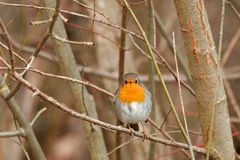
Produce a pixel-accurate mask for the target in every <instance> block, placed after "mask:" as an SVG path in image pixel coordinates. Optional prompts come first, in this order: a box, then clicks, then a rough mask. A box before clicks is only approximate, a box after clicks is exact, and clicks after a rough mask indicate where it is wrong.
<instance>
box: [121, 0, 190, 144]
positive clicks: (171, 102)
mask: <svg viewBox="0 0 240 160" xmlns="http://www.w3.org/2000/svg"><path fill="white" fill-rule="evenodd" d="M124 3H125V5H126V7H127V8H128V10H129V12H130V13H131V15H132V17H133V18H134V20H135V22H136V23H137V25H138V27H139V29H140V30H141V33H142V35H143V37H144V40H145V43H146V45H147V48H148V51H149V53H150V55H151V58H152V61H153V63H154V67H155V70H156V72H157V75H158V78H159V80H160V82H161V85H162V87H163V90H164V93H165V96H166V97H167V100H168V103H169V105H170V108H171V109H172V111H173V114H174V117H175V119H176V121H177V124H178V125H179V128H180V130H181V131H182V135H183V137H184V139H185V140H186V141H187V135H186V132H185V131H184V128H183V125H182V123H181V121H180V118H179V116H178V113H177V111H176V109H175V106H174V104H173V101H172V99H171V97H170V95H169V92H168V89H167V87H166V84H165V82H164V80H163V77H162V73H161V72H160V70H159V68H158V65H157V62H156V59H155V57H154V55H153V51H152V48H151V45H150V43H149V41H148V39H147V36H146V34H145V32H144V30H143V28H142V26H141V25H140V23H139V21H138V19H137V18H136V16H135V14H134V13H133V11H132V9H131V8H130V6H129V4H128V2H127V1H126V0H124Z"/></svg>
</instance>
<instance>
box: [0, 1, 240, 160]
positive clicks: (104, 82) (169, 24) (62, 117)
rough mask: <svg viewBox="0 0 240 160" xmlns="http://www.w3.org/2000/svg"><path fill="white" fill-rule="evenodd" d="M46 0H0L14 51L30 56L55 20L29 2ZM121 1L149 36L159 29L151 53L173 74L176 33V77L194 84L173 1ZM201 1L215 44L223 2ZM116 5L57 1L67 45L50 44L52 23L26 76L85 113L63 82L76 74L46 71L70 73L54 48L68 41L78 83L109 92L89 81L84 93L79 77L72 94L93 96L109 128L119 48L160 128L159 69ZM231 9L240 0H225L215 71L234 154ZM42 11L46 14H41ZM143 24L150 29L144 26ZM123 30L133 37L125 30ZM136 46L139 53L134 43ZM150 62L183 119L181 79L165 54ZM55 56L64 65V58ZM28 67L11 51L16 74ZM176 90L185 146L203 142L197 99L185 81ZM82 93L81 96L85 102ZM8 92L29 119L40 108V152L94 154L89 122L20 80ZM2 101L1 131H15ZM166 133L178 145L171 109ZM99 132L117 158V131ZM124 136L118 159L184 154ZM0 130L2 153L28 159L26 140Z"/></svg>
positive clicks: (52, 156) (164, 106)
mask: <svg viewBox="0 0 240 160" xmlns="http://www.w3.org/2000/svg"><path fill="white" fill-rule="evenodd" d="M53 2H54V0H51V1H49V2H48V0H46V1H45V0H34V1H31V0H24V1H21V0H4V1H3V0H1V2H0V18H1V19H2V21H3V22H4V24H5V26H6V29H7V31H8V34H9V38H10V43H11V45H12V48H13V51H14V52H16V53H17V54H18V55H19V56H21V57H22V58H23V59H24V60H25V61H27V62H28V61H29V60H30V59H31V55H32V54H33V53H34V51H35V49H36V48H37V46H39V44H40V42H41V41H42V38H43V37H44V36H45V35H46V33H47V32H48V31H49V24H50V22H51V20H52V19H51V16H49V14H50V15H52V14H53V13H54V12H52V11H51V12H50V11H49V10H48V11H46V10H44V9H42V8H37V7H35V8H34V7H33V6H42V7H43V8H44V6H45V7H51V8H54V7H55V5H52V4H53ZM128 2H129V4H130V7H131V8H132V10H133V12H134V13H135V15H136V17H137V19H138V20H139V22H140V24H141V25H142V27H143V29H144V31H145V32H146V33H147V35H148V36H149V34H148V31H149V30H151V31H150V33H151V32H153V33H154V28H155V31H156V32H155V34H153V36H152V37H153V38H152V39H153V41H154V39H155V44H154V42H153V41H152V44H153V45H154V47H155V50H157V52H158V54H159V55H160V56H162V57H164V58H165V59H166V61H167V62H168V64H169V65H170V66H171V68H172V69H173V70H174V71H175V70H176V61H175V58H174V54H173V51H172V48H171V46H172V43H173V36H172V35H173V32H174V35H175V43H176V46H175V47H176V50H177V52H178V53H179V54H178V56H179V57H180V59H181V60H178V61H179V62H178V63H179V64H180V65H179V72H180V79H181V80H182V81H184V82H185V83H186V84H188V85H189V86H190V87H191V88H192V83H191V81H190V80H189V69H188V60H187V58H186V54H185V53H186V51H185V48H184V43H183V39H182V33H181V29H180V26H179V21H178V14H177V12H176V8H175V5H174V2H173V1H169V0H152V1H148V0H129V1H128ZM149 2H151V3H153V4H152V6H153V11H154V14H155V17H156V18H155V20H156V21H155V22H156V24H155V27H153V26H151V25H149V21H151V18H149V4H148V3H149ZM204 3H205V6H206V11H207V15H208V19H209V23H210V26H211V30H212V34H213V38H214V42H215V45H216V48H218V44H219V43H218V42H219V37H220V36H219V35H220V34H219V31H220V26H221V25H220V24H221V10H222V1H220V0H205V1H204ZM13 4H22V5H13ZM23 4H24V5H23ZM122 4H123V2H122V1H121V0H61V6H60V8H61V9H62V10H65V11H68V12H60V13H61V14H59V15H58V20H60V21H62V22H63V24H64V27H65V29H66V33H67V36H68V38H67V39H64V38H62V39H63V40H62V41H64V40H65V41H64V43H63V42H60V41H59V42H54V40H55V41H56V40H61V37H62V36H60V35H61V32H58V31H56V32H55V31H54V30H53V32H52V33H51V34H49V35H50V36H49V37H48V39H47V41H46V42H45V43H44V44H43V46H42V47H41V48H40V52H39V55H37V58H36V59H34V62H33V64H32V66H31V68H30V70H29V71H28V72H27V74H26V76H25V79H26V80H27V81H29V82H30V83H31V84H32V85H33V86H35V87H37V88H38V89H39V90H40V91H42V92H44V93H46V94H47V95H48V96H51V97H53V98H55V99H56V100H57V101H59V102H61V103H64V104H66V105H67V106H71V109H72V110H76V111H78V112H80V113H86V112H84V110H83V109H78V104H79V103H78V102H76V101H77V100H76V97H75V96H73V94H72V90H74V89H73V88H74V86H73V87H72V89H71V87H69V86H70V85H72V84H73V83H72V82H73V81H71V80H66V79H61V78H56V77H54V76H51V75H50V76H47V75H46V74H44V73H51V74H53V75H63V76H68V77H71V74H67V73H66V72H68V70H67V69H66V68H65V67H66V66H65V64H67V63H68V62H66V63H65V62H63V60H61V58H60V59H59V55H58V53H57V52H58V51H59V52H60V51H61V49H60V50H58V49H56V46H57V45H59V44H60V45H61V43H62V44H65V45H66V44H70V46H71V49H72V53H73V54H74V59H75V61H76V63H77V67H75V68H72V69H74V70H76V71H78V72H79V73H80V75H81V77H82V80H83V81H84V82H85V81H86V82H87V81H88V82H90V83H91V84H94V85H96V86H98V87H100V88H103V89H105V90H107V91H108V93H107V94H105V93H103V92H101V91H99V90H97V89H95V88H94V87H89V86H87V87H86V88H87V90H86V88H82V85H81V84H79V83H78V84H75V85H76V86H78V88H80V90H81V91H82V93H83V94H82V93H80V94H79V95H81V96H82V97H81V98H80V99H81V100H83V101H84V103H87V104H89V102H88V101H89V96H90V95H92V96H93V99H91V98H90V101H93V102H90V103H93V105H92V106H93V107H96V110H97V114H98V119H99V120H101V121H103V122H106V123H110V124H113V125H116V124H117V119H116V115H115V113H114V104H113V99H112V94H114V93H115V91H116V89H117V87H118V81H119V69H120V67H121V65H120V67H119V53H122V52H124V53H125V60H124V72H125V73H126V72H136V73H138V74H139V75H140V79H141V80H142V81H143V82H144V84H145V85H146V86H147V87H148V88H149V89H150V90H152V91H153V92H154V96H153V97H154V102H155V103H154V106H153V107H154V108H153V111H152V113H151V119H153V120H154V121H155V122H156V124H157V125H158V126H161V125H162V124H163V121H164V119H165V117H166V115H167V114H168V112H169V109H170V107H169V105H168V102H167V99H166V98H165V97H164V96H163V95H164V94H163V90H162V88H161V85H160V83H159V79H158V78H157V75H156V73H155V72H154V71H153V70H154V69H153V66H152V64H151V63H150V59H149V58H148V56H147V55H145V54H148V49H147V46H146V44H145V43H144V41H143V40H142V39H139V38H138V37H137V36H138V35H142V34H141V31H140V30H139V28H138V26H137V24H136V23H135V21H134V19H133V17H132V15H131V14H130V13H129V12H128V11H126V9H125V11H124V10H123V9H122ZM51 5H52V6H51ZM238 11H240V3H239V1H236V3H234V2H232V1H226V3H225V15H224V25H223V26H224V28H223V36H222V37H223V41H222V60H221V67H222V77H223V79H224V86H225V89H226V91H227V92H226V93H227V97H228V109H229V114H230V120H231V129H232V136H233V139H234V145H235V149H236V151H238V149H239V145H240V138H239V137H240V136H239V133H240V132H239V129H240V127H239V123H240V112H239V111H240V108H239V105H240V103H239V102H240V94H238V91H239V90H240V83H239V82H240V81H239V78H240V63H239V62H240V61H239V57H240V53H239V50H240V44H239V38H240V27H239V26H240V14H239V12H238ZM47 12H49V13H48V14H46V13H47ZM124 12H125V13H124ZM75 13H77V14H75ZM123 14H126V15H125V16H126V26H123V23H122V15H123ZM150 14H151V13H150ZM59 17H60V18H59ZM56 23H58V22H56ZM57 25H59V24H57ZM122 26H123V27H122ZM149 26H150V27H152V28H153V29H149ZM121 28H126V29H127V32H125V30H124V33H126V35H125V36H126V38H125V40H126V41H125V45H124V46H123V45H122V41H121V38H122V37H121V31H122V30H121ZM128 31H131V32H133V33H135V34H136V35H134V34H129V32H128ZM0 33H3V32H0ZM63 35H64V34H63ZM57 36H59V37H57ZM53 37H55V38H53ZM154 37H155V38H154ZM0 40H1V41H0V43H1V45H0V56H1V60H0V67H1V70H0V73H1V80H2V79H4V78H5V79H4V81H6V83H7V86H8V87H9V88H10V89H12V88H14V87H15V86H16V84H17V82H16V80H14V79H13V78H11V77H10V76H6V77H4V75H6V74H5V73H9V70H8V68H6V67H7V66H6V64H5V63H4V62H3V61H4V60H5V61H6V62H8V63H9V64H10V60H9V54H8V50H7V49H6V47H7V43H6V42H7V41H6V39H4V38H3V37H1V39H0ZM66 40H69V41H70V42H69V41H66ZM80 42H85V43H80ZM91 42H92V43H93V45H92V44H91ZM136 44H137V45H136ZM4 46H5V47H4ZM54 46H55V47H54ZM139 48H140V49H141V50H142V51H141V50H139ZM71 49H70V51H71ZM63 52H64V51H63ZM72 53H69V52H67V53H65V56H68V55H69V56H70V57H71V54H72ZM60 57H61V56H60ZM15 58H16V57H15ZM156 59H157V61H158V62H159V68H160V70H161V72H162V74H163V78H164V81H165V83H166V85H167V88H168V90H169V93H170V96H171V98H172V100H173V102H174V106H175V107H176V110H177V112H178V114H179V117H180V119H181V120H182V121H183V114H182V109H181V101H180V98H179V87H178V83H177V81H176V80H175V78H174V77H173V76H172V74H171V73H170V72H169V70H168V69H167V67H166V66H165V64H164V63H163V62H162V60H161V59H159V56H156ZM70 62H71V61H70ZM70 62H69V63H70ZM62 63H64V65H63V64H62ZM73 63H74V62H73ZM182 65H183V66H185V70H184V69H183V68H184V67H181V66H182ZM25 66H26V64H25V62H23V61H22V60H19V58H16V65H15V67H16V70H17V72H19V73H20V72H21V71H23V69H24V67H25ZM120 70H121V69H120ZM40 71H41V72H40ZM74 74H75V73H73V75H74ZM152 74H154V76H153V79H154V83H153V82H152V81H151V80H149V78H150V79H151V77H152V76H151V75H152ZM73 78H76V77H73ZM76 79H78V78H76ZM181 89H182V100H183V103H184V108H185V112H186V115H185V116H186V120H187V123H188V129H189V134H190V137H191V140H192V144H193V145H194V146H198V147H202V146H204V140H203V137H202V132H201V127H200V123H199V117H198V108H197V104H196V98H195V97H194V96H193V94H192V93H191V92H190V91H189V90H188V89H186V88H185V87H181ZM86 91H87V92H86ZM88 93H90V94H88ZM86 95H87V96H88V98H87V99H86ZM90 97H91V96H90ZM14 99H15V102H16V103H17V105H18V106H19V108H21V110H22V115H24V117H25V119H26V120H27V121H28V122H31V121H32V120H33V119H34V117H36V115H37V114H38V113H40V112H42V113H41V114H40V115H39V116H37V119H36V121H35V122H34V124H33V130H34V133H35V135H36V137H37V140H38V142H39V143H40V146H41V148H42V150H43V152H44V154H45V156H46V158H47V159H49V160H77V159H78V160H79V159H84V160H87V159H91V156H90V154H91V151H89V147H91V145H88V133H86V132H87V131H86V127H84V124H86V123H89V122H86V121H84V120H81V119H79V118H74V117H72V116H70V115H69V114H67V113H65V112H63V111H61V110H60V109H58V108H56V107H54V105H53V104H50V103H48V102H46V101H45V100H44V99H42V98H41V97H39V96H38V93H34V94H33V92H32V91H30V90H29V89H28V88H27V87H25V86H21V87H20V89H19V90H18V91H17V93H16V94H15V95H14ZM8 105H9V104H8V103H6V100H4V98H0V131H1V132H2V133H3V132H6V131H15V130H17V128H19V127H18V125H17V124H16V123H17V122H16V121H15V120H14V118H13V114H12V111H11V110H9V106H8ZM90 110H91V108H90ZM93 114H94V112H93ZM86 115H90V117H94V116H91V113H90V114H88V113H86ZM144 125H145V130H146V132H147V134H155V136H160V137H161V135H160V132H159V131H158V130H157V129H156V128H154V127H153V125H151V124H150V123H149V122H148V123H145V124H144ZM163 130H164V131H165V132H166V133H168V134H169V135H170V136H171V137H172V138H173V139H174V140H176V141H178V142H183V143H184V142H185V141H184V139H183V137H182V136H181V132H180V130H179V128H178V125H177V123H176V121H175V118H174V116H173V114H172V113H170V114H169V116H168V117H167V119H166V121H165V122H164V125H163ZM19 134H20V133H19ZM102 134H103V137H104V142H105V145H106V149H107V153H108V156H109V158H110V159H116V157H115V156H116V155H115V154H116V152H117V151H116V150H114V149H115V148H116V142H115V139H116V138H115V137H116V132H115V131H112V130H109V129H104V128H102ZM121 135H122V136H121V137H122V142H121V143H122V144H123V145H122V146H121V152H122V159H124V160H131V159H138V160H140V159H149V160H150V159H165V160H173V159H188V158H187V157H186V156H185V155H184V154H183V153H182V152H181V150H180V148H178V147H171V146H169V145H163V144H161V143H157V142H152V141H149V140H144V141H143V142H142V139H141V138H137V137H133V138H131V136H129V134H125V133H122V134H121ZM0 137H1V139H0V159H2V160H25V159H28V155H29V156H30V157H31V156H32V155H31V154H32V153H31V152H30V151H29V144H28V142H27V141H26V140H25V139H24V138H20V136H13V137H11V136H9V137H8V136H0ZM6 137H7V138H6ZM201 158H203V156H202V155H201V154H196V159H201ZM33 159H34V158H33Z"/></svg>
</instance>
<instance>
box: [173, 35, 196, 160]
mask: <svg viewBox="0 0 240 160" xmlns="http://www.w3.org/2000/svg"><path fill="white" fill-rule="evenodd" d="M173 52H174V60H175V63H176V72H177V76H178V90H179V98H180V104H181V108H182V113H183V122H184V125H185V131H186V134H187V138H188V145H189V151H190V155H191V159H192V160H195V156H194V153H193V149H192V142H191V139H190V136H189V132H188V125H187V120H186V114H185V108H184V104H183V97H182V89H181V84H180V78H179V71H178V60H177V53H176V42H175V34H174V32H173Z"/></svg>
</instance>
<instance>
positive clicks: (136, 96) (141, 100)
mask: <svg viewBox="0 0 240 160" xmlns="http://www.w3.org/2000/svg"><path fill="white" fill-rule="evenodd" d="M114 103H115V105H116V107H115V111H116V114H117V117H118V119H119V120H120V122H121V123H122V124H127V126H128V127H129V128H130V129H134V130H135V131H139V126H138V123H140V122H141V123H142V122H145V121H147V119H148V117H149V113H150V111H151V106H152V101H151V93H150V92H149V91H148V90H147V89H146V87H145V86H144V85H143V83H142V82H141V81H140V80H139V76H138V75H137V74H136V73H126V74H125V75H124V76H123V79H122V81H121V83H120V86H119V88H118V89H117V91H116V94H115V96H114ZM143 132H144V129H143Z"/></svg>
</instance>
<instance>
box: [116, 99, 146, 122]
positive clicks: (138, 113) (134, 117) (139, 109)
mask: <svg viewBox="0 0 240 160" xmlns="http://www.w3.org/2000/svg"><path fill="white" fill-rule="evenodd" d="M143 105H145V106H143ZM150 105H151V103H138V102H132V103H130V104H128V103H121V105H120V104H118V105H117V106H116V113H117V116H118V118H119V120H120V121H121V122H122V123H125V124H129V123H133V124H135V123H139V122H143V121H146V120H147V118H148V116H149V113H150V109H151V106H150Z"/></svg>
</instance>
